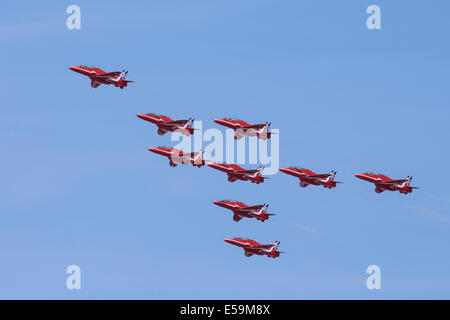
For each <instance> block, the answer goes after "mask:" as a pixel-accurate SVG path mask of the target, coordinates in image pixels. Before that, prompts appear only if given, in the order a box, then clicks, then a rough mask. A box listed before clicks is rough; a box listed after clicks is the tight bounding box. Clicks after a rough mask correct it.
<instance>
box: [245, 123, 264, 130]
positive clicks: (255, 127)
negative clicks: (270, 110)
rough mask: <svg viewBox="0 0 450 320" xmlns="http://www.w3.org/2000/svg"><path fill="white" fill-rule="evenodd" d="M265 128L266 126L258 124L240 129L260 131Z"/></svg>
mask: <svg viewBox="0 0 450 320" xmlns="http://www.w3.org/2000/svg"><path fill="white" fill-rule="evenodd" d="M265 126H266V124H265V123H259V124H252V125H248V126H243V127H242V128H244V129H261V128H264V127H265Z"/></svg>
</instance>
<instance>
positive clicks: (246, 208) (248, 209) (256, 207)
mask: <svg viewBox="0 0 450 320" xmlns="http://www.w3.org/2000/svg"><path fill="white" fill-rule="evenodd" d="M262 207H264V205H262V204H261V205H257V206H251V207H245V208H240V209H237V210H239V211H244V212H246V211H254V210H259V209H261V208H262Z"/></svg>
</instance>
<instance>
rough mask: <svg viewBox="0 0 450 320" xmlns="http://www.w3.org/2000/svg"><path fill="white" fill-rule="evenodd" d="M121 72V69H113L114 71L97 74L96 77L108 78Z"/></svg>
mask: <svg viewBox="0 0 450 320" xmlns="http://www.w3.org/2000/svg"><path fill="white" fill-rule="evenodd" d="M119 74H120V71H113V72H106V73H101V74H96V75H95V77H98V78H108V77H115V76H118V75H119Z"/></svg>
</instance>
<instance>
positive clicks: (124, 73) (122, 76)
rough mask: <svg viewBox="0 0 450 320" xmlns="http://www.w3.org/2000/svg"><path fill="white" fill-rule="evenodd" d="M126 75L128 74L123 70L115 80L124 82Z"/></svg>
mask: <svg viewBox="0 0 450 320" xmlns="http://www.w3.org/2000/svg"><path fill="white" fill-rule="evenodd" d="M127 73H128V71H126V70H123V71H122V72H121V73H120V75H119V77H117V80H125V78H126V76H127Z"/></svg>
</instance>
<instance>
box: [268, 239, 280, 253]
mask: <svg viewBox="0 0 450 320" xmlns="http://www.w3.org/2000/svg"><path fill="white" fill-rule="evenodd" d="M271 245H272V247H271V248H270V251H276V250H277V249H278V246H279V245H280V241H278V240H277V241H275V242H273V243H271Z"/></svg>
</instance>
